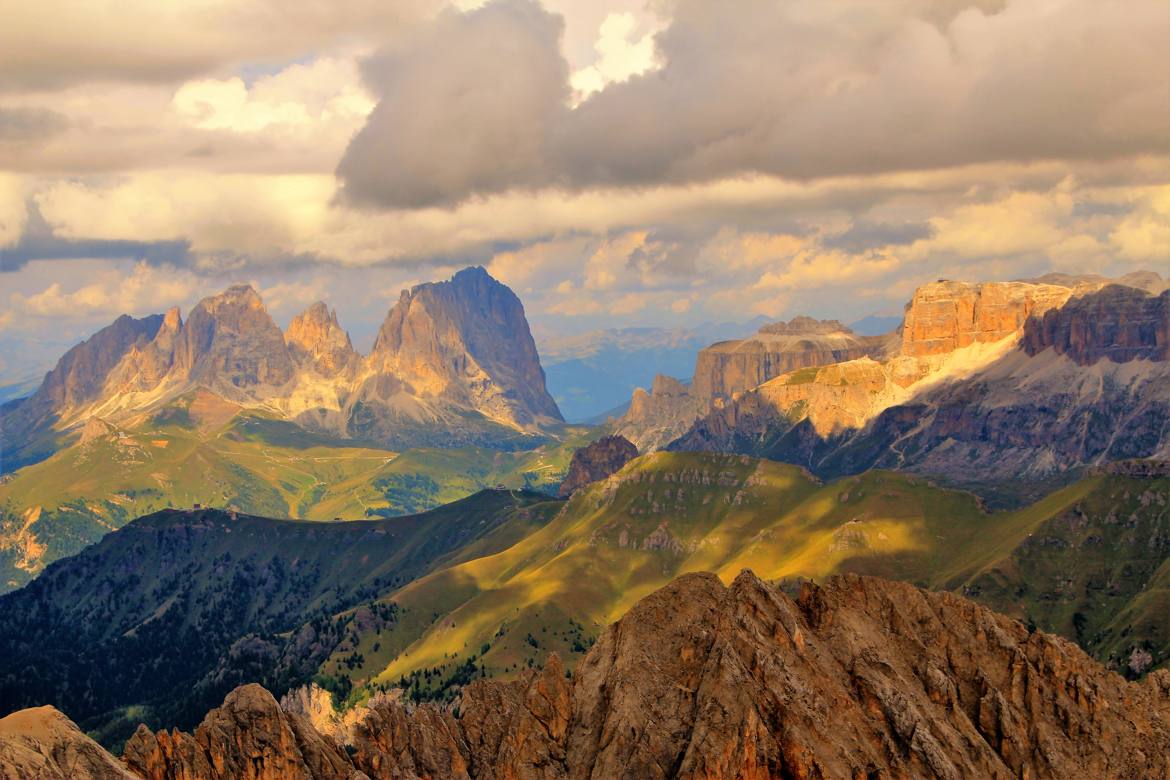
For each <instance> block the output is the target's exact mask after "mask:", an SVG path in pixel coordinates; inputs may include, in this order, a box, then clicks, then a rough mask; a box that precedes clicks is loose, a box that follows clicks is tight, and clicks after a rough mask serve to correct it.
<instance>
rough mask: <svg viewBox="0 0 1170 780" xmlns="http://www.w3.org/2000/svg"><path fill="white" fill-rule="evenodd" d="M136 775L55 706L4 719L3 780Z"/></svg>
mask: <svg viewBox="0 0 1170 780" xmlns="http://www.w3.org/2000/svg"><path fill="white" fill-rule="evenodd" d="M134 777H135V775H132V774H130V773H129V772H128V771H126V767H125V766H124V765H123V764H122V763H121V762H120V761H118V760H117V759H115V758H114V757H113V756H111V755H110V754H109V753H107V752H106V751H105V750H104V749H103V748H102V746H101V745H99V744H98V743H96V742H94V741H93V740H92V739H90V738H89V737H87V736H86V735H85V734H84V733H83V732H82V731H81V729H79V728H77V726H76V725H75V724H74V723H73V721H71V720H69V718H67V717H65V716H64V715H62V714H61V713H60V712H58V711H57V710H55V709H53V708H52V707H33V708H31V709H27V710H20V711H19V712H14V713H12V714H11V715H9V716H7V717H5V718H0V778H3V780H26V779H27V778H37V780H130V778H134Z"/></svg>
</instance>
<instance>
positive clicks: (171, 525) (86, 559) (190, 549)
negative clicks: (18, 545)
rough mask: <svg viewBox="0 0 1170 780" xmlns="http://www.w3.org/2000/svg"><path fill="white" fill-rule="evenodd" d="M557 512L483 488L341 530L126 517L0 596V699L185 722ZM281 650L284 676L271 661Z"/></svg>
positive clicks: (203, 515) (212, 515)
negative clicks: (414, 587)
mask: <svg viewBox="0 0 1170 780" xmlns="http://www.w3.org/2000/svg"><path fill="white" fill-rule="evenodd" d="M558 506H559V503H558V502H555V501H550V500H547V499H546V498H545V497H544V496H543V495H542V494H537V493H531V492H521V491H483V492H480V493H477V494H476V495H473V496H470V497H468V498H466V499H463V500H462V501H458V502H454V503H452V504H448V505H446V506H444V507H442V508H439V509H436V510H433V511H430V512H427V513H423V514H419V515H411V516H406V517H398V518H391V519H378V520H367V521H356V522H351V523H338V524H334V523H330V524H318V523H298V522H290V521H287V520H272V519H268V518H263V517H253V516H249V515H232V514H231V513H228V512H223V511H221V510H198V511H179V510H175V511H165V512H161V513H156V514H154V515H150V516H147V517H143V518H140V519H138V520H136V521H134V522H133V523H131V524H129V525H128V526H127V527H126V528H124V529H122V530H121V531H120V532H119V533H117V534H112V535H109V536H107V537H106V538H105V539H103V540H102V541H101V542H99V543H98V544H95V545H93V546H91V547H89V548H87V549H86V550H85V551H84V552H82V553H81V554H80V555H78V556H75V557H73V558H69V559H67V560H65V561H61V562H59V563H57V564H55V565H53V566H51V567H49V569H48V570H47V571H46V572H45V573H44V574H43V575H42V576H41V577H39V578H37V580H36V581H34V582H33V583H32V584H31V585H30V586H29V587H27V588H25V589H22V590H20V591H17V592H14V593H10V594H7V595H5V596H3V597H0V701H3V702H4V705H5V706H6V707H7V708H8V709H11V708H13V707H19V706H29V705H30V704H36V703H46V702H51V703H54V704H56V705H58V706H60V707H62V708H63V709H66V710H67V711H70V712H72V713H74V717H76V718H79V719H81V720H84V721H87V723H88V725H89V726H90V727H94V728H100V729H102V730H103V731H106V732H108V731H110V730H111V729H113V730H114V731H117V729H119V728H122V727H130V728H132V727H133V726H134V725H135V724H134V723H129V722H125V723H124V722H123V717H122V716H123V715H124V714H125V713H126V712H128V711H127V710H126V709H125V708H126V707H137V708H139V709H136V710H134V712H137V713H139V714H138V717H142V713H143V712H150V713H152V714H154V715H156V716H158V717H160V718H162V720H161V721H154V719H153V718H152V721H153V722H155V723H160V722H161V724H163V725H166V724H169V723H171V722H174V719H180V720H183V721H184V722H186V720H185V719H186V718H188V717H196V718H197V717H199V716H200V715H201V714H202V712H204V711H205V710H206V709H207V707H208V706H211V705H214V704H215V703H216V702H218V701H219V699H220V698H222V696H223V695H224V694H225V693H226V692H227V690H229V689H230V688H231V687H232V685H233V684H234V683H237V682H243V681H249V680H255V679H258V678H260V679H266V680H268V682H269V683H270V684H274V685H279V684H281V683H283V684H299V683H303V682H305V681H307V676H306V675H309V676H311V674H312V668H315V663H314V664H313V667H312V668H311V669H310V670H309V671H308V672H307V673H301V672H297V671H296V667H297V665H298V663H299V662H300V661H301V660H303V659H304V658H305V657H306V656H307V657H309V658H311V657H312V656H313V654H314V653H316V652H318V650H316V649H314V648H322V647H324V648H328V647H332V644H334V643H336V642H337V641H340V637H341V635H343V634H344V631H345V627H346V625H347V623H348V621H347V620H346V619H344V618H343V619H340V620H337V619H334V618H331V617H330V616H332V615H334V614H337V613H344V612H345V611H346V610H348V609H349V608H350V607H353V606H356V605H359V604H362V603H364V602H366V601H369V600H370V599H372V598H374V597H375V596H376V595H377V594H383V593H392V592H394V590H396V589H397V588H398V587H400V586H401V585H402V584H403V583H405V582H409V581H410V580H412V579H414V578H416V577H418V576H421V575H424V574H426V573H427V572H429V571H434V570H435V569H437V568H441V567H443V566H449V565H453V564H459V563H461V562H463V561H466V560H468V559H471V558H476V557H479V556H482V555H485V554H491V553H494V552H496V551H498V550H500V549H505V548H507V547H509V546H511V545H513V544H514V543H515V542H516V541H517V540H518V539H520V538H523V537H525V536H527V535H529V534H530V533H532V532H533V531H534V530H535V529H537V528H539V526H540V525H541V524H542V523H544V522H547V520H548V519H549V517H550V516H551V514H552V513H553V512H555V510H556V509H557V508H558ZM393 620H394V613H393V610H382V611H379V612H377V613H371V612H370V611H369V610H368V609H367V610H366V614H365V616H364V617H363V618H362V619H361V623H362V625H366V626H369V625H379V624H381V623H383V622H387V621H389V622H393ZM306 632H307V633H306ZM305 636H310V637H312V639H311V641H307V642H306V641H304V639H303V638H304V637H305ZM243 637H250V638H249V639H247V640H243V639H242V638H243ZM286 647H292V648H293V651H292V652H293V655H292V656H291V657H292V659H293V660H294V662H297V663H294V664H293V667H292V671H291V672H290V671H288V669H285V670H284V671H281V670H280V669H278V668H277V665H276V664H274V661H273V658H274V657H276V656H275V654H277V653H279V652H283V649H284V648H286ZM229 648H233V649H232V650H230V651H229ZM257 648H258V649H257ZM253 657H255V658H256V659H267V660H259V661H258V665H255V664H253V662H252V660H251V659H252V658H253ZM318 660H319V659H318ZM237 678H238V679H237ZM180 691H181V692H182V693H180ZM143 707H145V708H146V709H145V710H144V709H142V708H143ZM167 718H170V719H171V720H167ZM188 725H189V724H188Z"/></svg>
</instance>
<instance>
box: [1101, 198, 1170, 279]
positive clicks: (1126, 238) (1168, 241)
mask: <svg viewBox="0 0 1170 780" xmlns="http://www.w3.org/2000/svg"><path fill="white" fill-rule="evenodd" d="M1136 200H1137V203H1136V204H1135V206H1136V207H1135V208H1133V209H1132V210H1130V211H1127V212H1126V213H1125V217H1124V219H1122V220H1121V221H1120V223H1118V224H1117V226H1116V227H1115V228H1114V229H1113V230H1112V231H1111V232H1110V234H1109V242H1110V244H1111V245H1112V247H1113V248H1115V249H1116V251H1117V253H1118V254H1120V255H1121V256H1122V257H1124V258H1125V259H1127V260H1129V261H1130V262H1134V263H1148V264H1150V265H1152V266H1153V267H1156V268H1165V267H1167V264H1170V186H1163V187H1154V188H1150V189H1149V190H1147V191H1145V192H1143V193H1141V195H1140V196H1139V197H1138V198H1137V199H1136Z"/></svg>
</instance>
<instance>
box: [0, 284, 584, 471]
mask: <svg viewBox="0 0 1170 780" xmlns="http://www.w3.org/2000/svg"><path fill="white" fill-rule="evenodd" d="M197 389H198V390H205V391H210V392H212V393H214V394H216V395H218V396H220V397H222V398H224V399H225V400H227V401H229V402H231V403H235V404H238V405H241V406H244V407H260V408H263V409H265V410H267V411H269V412H271V411H275V412H277V413H279V414H282V415H283V416H284V417H285V418H287V419H288V420H291V421H293V422H295V423H297V424H299V425H301V426H303V427H305V428H308V429H310V430H314V431H320V432H325V433H328V434H331V435H334V436H338V437H341V438H360V439H363V440H366V441H377V442H380V443H382V444H384V445H387V446H392V447H406V446H416V445H439V446H445V445H460V444H471V443H474V444H492V443H494V442H498V441H500V440H504V439H507V438H508V437H511V436H517V435H521V434H526V433H534V432H538V431H539V430H540V429H541V428H542V427H543V426H546V425H548V424H551V423H556V422H559V421H560V420H561V415H560V412H559V411H558V409H557V406H556V403H555V402H554V401H553V399H552V396H551V395H549V393H548V391H547V389H546V387H545V381H544V372H543V370H542V369H541V366H540V359H539V357H538V355H537V352H536V345H535V342H534V341H533V339H532V334H531V332H530V330H529V328H528V322H527V320H526V318H525V315H524V307H523V305H522V304H521V303H520V299H519V298H517V297H516V295H515V294H514V293H513V292H512V291H511V290H510V289H508V288H507V287H506V286H504V285H503V284H501V283H499V282H498V281H496V280H495V279H493V278H492V277H491V276H490V275H489V274H488V273H487V271H485V270H484V269H483V268H467V269H464V270H463V271H460V272H459V273H457V274H455V276H454V277H453V278H451V279H450V280H448V281H444V282H435V283H427V284H421V285H417V286H416V287H414V288H412V289H411V290H404V291H403V292H402V295H401V297H400V298H399V300H398V302H397V303H396V304H395V305H394V306H393V307H392V308H391V309H390V311H389V312H388V314H387V316H386V320H385V322H384V323H383V325H382V328H381V330H380V332H379V334H378V339H377V342H376V343H375V345H374V348H373V350H372V351H371V353H370V354H369V355H359V354H358V353H357V352H356V351H354V349H353V345H352V344H351V342H350V338H349V335H348V334H347V333H346V332H345V330H344V329H342V327H341V325H340V324H339V322H338V319H337V313H336V311H333V310H330V309H329V308H328V307H327V306H326V305H325V304H324V303H316V304H314V305H313V306H311V307H310V308H309V309H308V310H306V311H305V312H303V313H302V314H300V315H298V316H297V317H295V318H294V319H293V321H292V323H291V324H290V325H289V328H288V331H287V332H282V331H281V330H280V328H279V327H278V326H277V325H276V323H275V322H274V321H273V319H272V317H271V316H270V315H269V314H268V312H267V310H266V309H265V308H264V304H263V302H262V300H261V299H260V296H259V294H258V293H257V292H256V291H255V290H254V289H252V287H250V286H248V285H236V286H233V287H230V288H228V289H227V290H225V291H224V292H223V293H221V294H219V295H214V296H211V297H208V298H205V299H203V300H202V301H200V302H199V303H198V304H197V305H196V306H195V307H194V308H192V309H191V311H190V312H189V314H188V316H187V319H186V321H185V322H184V321H183V319H182V317H181V314H180V312H179V310H178V309H172V310H171V311H169V312H167V313H166V314H165V315H153V316H150V317H146V318H143V319H134V318H132V317H128V316H123V317H120V318H119V319H118V320H117V321H116V322H114V324H113V325H110V326H109V327H107V328H105V329H103V330H101V331H99V332H98V333H96V334H95V335H94V336H92V337H91V338H89V339H88V340H86V341H84V342H82V343H81V344H78V345H77V346H76V347H74V348H73V349H71V350H69V352H67V353H66V354H65V355H64V356H63V357H62V358H61V360H60V361H59V362H58V364H57V366H56V368H54V369H53V371H51V372H49V374H48V375H47V376H46V377H45V381H44V383H43V384H42V385H41V387H40V388H39V389H38V390H37V391H36V393H34V394H33V395H32V396H30V397H29V398H27V399H23V400H21V401H16V402H12V403H10V404H8V405H6V406H5V407H4V408H3V409H0V425H2V426H3V430H4V435H5V440H6V442H5V443H6V449H7V450H8V452H7V453H6V462H5V464H4V466H3V468H4V469H5V470H12V469H14V468H17V467H19V466H20V465H23V464H25V463H29V462H33V461H35V460H38V459H41V458H43V457H44V456H45V455H46V454H48V453H49V452H51V451H52V447H53V446H54V445H53V443H52V441H51V440H52V438H53V437H54V434H55V433H56V432H58V431H62V430H67V429H71V428H74V427H79V426H80V425H82V424H84V422H85V421H86V420H87V419H89V418H91V417H94V416H101V417H105V418H110V419H117V418H119V417H120V416H125V415H127V414H130V413H134V412H141V411H143V410H149V409H152V408H157V407H158V406H160V405H161V404H164V403H167V402H169V401H172V400H174V399H176V398H179V397H180V396H183V395H184V394H188V393H191V392H193V391H195V390H197Z"/></svg>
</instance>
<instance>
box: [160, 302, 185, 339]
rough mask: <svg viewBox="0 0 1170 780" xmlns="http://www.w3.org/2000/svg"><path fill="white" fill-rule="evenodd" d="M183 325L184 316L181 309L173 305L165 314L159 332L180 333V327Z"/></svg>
mask: <svg viewBox="0 0 1170 780" xmlns="http://www.w3.org/2000/svg"><path fill="white" fill-rule="evenodd" d="M182 327H183V317H182V315H181V313H180V311H179V307H178V306H172V307H171V308H169V309H167V313H166V314H164V315H163V322H162V327H161V328H160V330H159V332H160V333H161V332H163V331H166V332H168V333H178V332H179V329H180V328H182Z"/></svg>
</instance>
